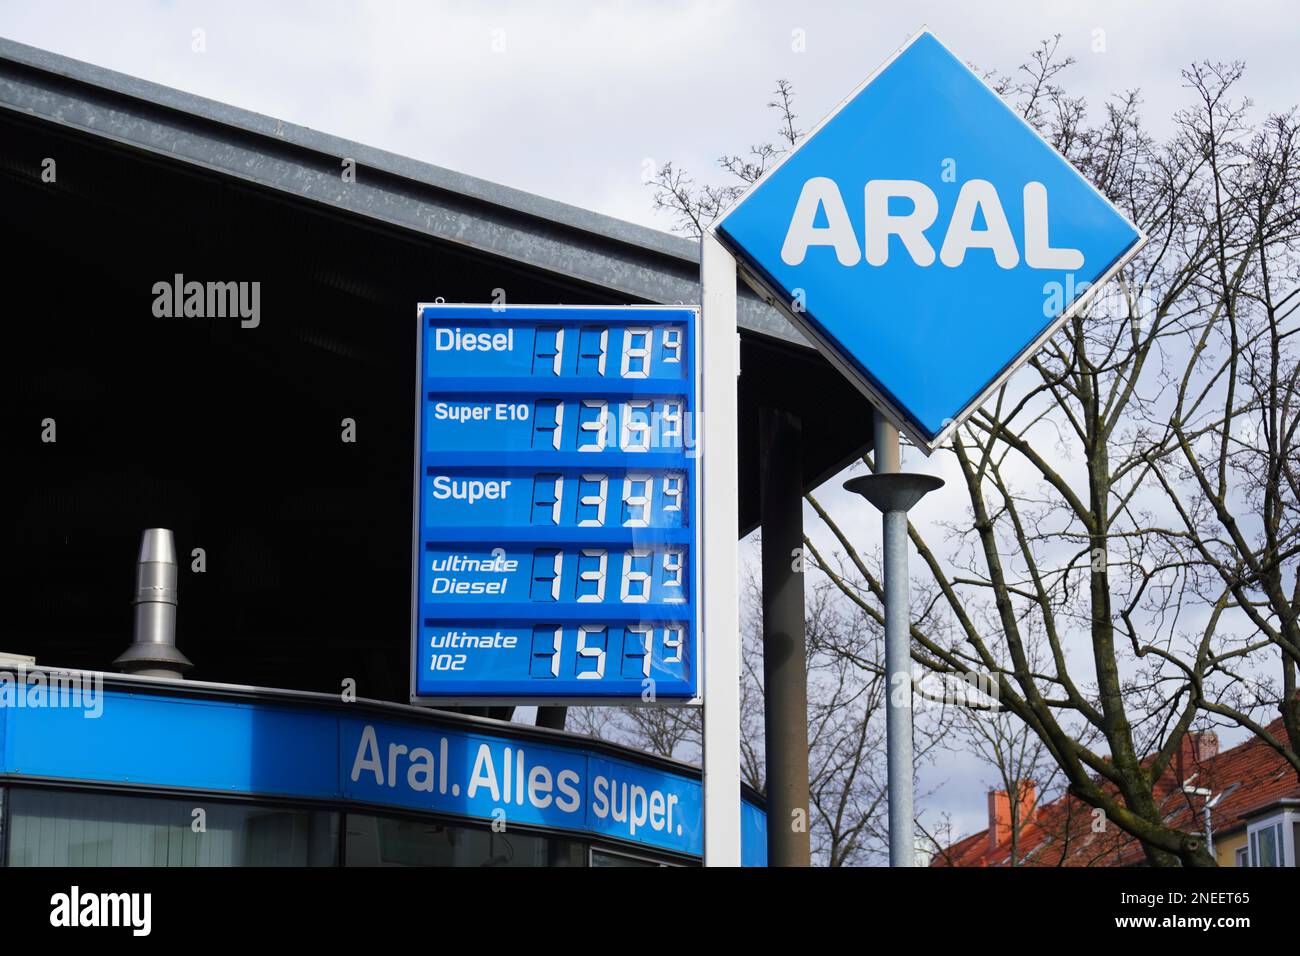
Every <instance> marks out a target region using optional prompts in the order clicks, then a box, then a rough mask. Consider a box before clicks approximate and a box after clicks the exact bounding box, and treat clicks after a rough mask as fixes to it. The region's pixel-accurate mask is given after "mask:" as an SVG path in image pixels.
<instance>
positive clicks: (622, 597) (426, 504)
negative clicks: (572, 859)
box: [412, 304, 699, 703]
mask: <svg viewBox="0 0 1300 956" xmlns="http://www.w3.org/2000/svg"><path fill="white" fill-rule="evenodd" d="M697 324H698V322H697V313H696V310H694V309H692V308H682V307H659V306H647V307H626V308H605V307H577V308H575V307H558V306H556V307H552V306H509V307H505V306H502V307H493V306H456V305H442V304H438V305H423V306H421V307H420V310H419V343H418V344H419V354H420V361H419V397H418V402H417V421H416V445H417V448H416V476H415V477H416V481H415V485H416V489H415V494H416V507H415V520H416V529H415V535H414V544H415V554H414V562H415V564H414V573H413V575H412V578H413V591H414V596H413V600H412V618H413V626H412V635H413V637H412V640H413V645H414V646H413V653H412V672H413V679H412V699H413V700H416V701H433V700H438V701H450V700H463V701H474V700H478V701H484V700H496V701H514V700H537V701H561V702H562V701H566V700H567V701H576V700H607V701H609V702H611V703H617V702H619V700H620V699H627V700H636V701H638V702H644V701H647V700H659V699H662V700H664V701H666V702H677V703H680V702H681V701H682V700H684V699H686V700H689V699H692V698H695V697H696V687H697V680H696V643H697V641H696V637H697V592H698V580H699V568H698V567H697V559H698V556H699V548H698V527H699V520H698V514H697V484H698V470H697V467H696V465H697V455H696V436H697V434H698V429H697V420H696V392H697V389H696V385H697V382H696V376H697V368H696V361H695V343H696V341H697V339H696V335H697Z"/></svg>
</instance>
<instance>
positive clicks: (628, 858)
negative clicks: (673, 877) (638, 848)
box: [591, 847, 668, 866]
mask: <svg viewBox="0 0 1300 956" xmlns="http://www.w3.org/2000/svg"><path fill="white" fill-rule="evenodd" d="M591 865H592V866H667V865H668V864H666V863H660V862H659V861H658V860H650V859H647V858H646V857H643V856H633V855H632V854H630V853H616V852H614V851H613V850H598V849H596V848H595V847H592V848H591Z"/></svg>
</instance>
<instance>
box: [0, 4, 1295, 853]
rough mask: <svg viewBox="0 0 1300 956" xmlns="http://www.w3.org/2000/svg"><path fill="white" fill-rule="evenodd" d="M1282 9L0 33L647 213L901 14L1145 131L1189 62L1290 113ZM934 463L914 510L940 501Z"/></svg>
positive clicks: (568, 14) (890, 42)
mask: <svg viewBox="0 0 1300 956" xmlns="http://www.w3.org/2000/svg"><path fill="white" fill-rule="evenodd" d="M1298 24H1300V16H1298V15H1297V12H1296V6H1295V3H1294V0H1292V2H1290V3H1287V2H1282V0H1234V2H1232V3H1223V2H1205V0H1199V2H1190V3H1189V2H1154V0H1143V2H1140V3H1135V2H1133V0H1128V2H1110V0H1104V2H1103V0H1098V2H1089V3H1070V2H1062V0H1056V2H1053V0H1014V2H995V0H986V2H975V3H972V2H953V3H946V2H925V0H913V2H910V3H889V4H885V3H843V2H841V3H829V2H827V3H817V2H810V0H803V2H744V3H742V2H716V3H715V2H693V3H685V2H683V3H674V2H667V0H660V2H655V3H604V4H595V3H561V2H546V3H535V2H534V3H504V2H502V3H488V2H480V3H471V2H462V3H433V2H423V3H387V2H358V3H322V2H315V3H306V2H276V3H263V2H211V3H201V2H175V3H167V2H143V0H116V2H113V3H102V2H91V0H87V2H57V0H41V2H22V0H5V3H4V4H3V5H0V35H3V36H6V37H8V38H10V39H14V40H19V41H21V42H24V43H29V44H32V45H34V46H38V47H42V48H44V49H47V50H52V51H55V52H58V53H62V54H65V55H68V56H72V57H75V58H77V59H81V60H86V61H88V62H91V63H95V64H97V65H100V66H105V67H109V68H111V69H114V70H119V71H121V72H124V73H129V74H132V75H134V76H138V77H143V78H146V79H149V80H153V81H156V82H158V83H162V84H165V85H167V86H171V87H176V88H179V89H182V90H186V91H189V92H192V93H196V94H199V95H202V96H207V97H210V98H212V99H215V100H219V101H222V102H225V103H231V104H234V105H236V106H240V107H244V108H246V109H251V110H254V111H256V112H259V113H264V114H268V115H270V116H274V117H278V118H282V119H284V120H287V121H290V122H293V123H298V124H301V125H305V126H310V127H313V128H316V129H319V130H322V131H324V132H328V133H332V134H336V135H339V136H343V137H346V138H349V139H353V140H358V141H360V142H363V143H366V144H368V145H371V146H378V147H382V148H384V149H388V150H391V151H393V152H396V153H400V154H403V155H406V156H410V157H414V158H416V159H420V160H424V161H426V162H430V163H435V164H437V165H441V166H446V167H449V168H451V169H455V170H458V171H460V172H465V173H469V174H472V175H475V176H479V177H482V178H485V179H490V180H494V181H496V182H500V183H505V184H507V185H510V186H515V187H518V188H520V189H525V190H528V191H530V192H534V193H538V194H541V195H543V196H548V197H551V198H555V199H561V200H564V201H566V202H570V203H573V204H575V205H579V206H583V207H586V208H589V209H593V210H596V211H599V212H603V213H607V214H609V215H613V216H618V217H621V218H624V219H629V220H633V221H636V222H640V223H643V224H645V225H650V226H656V227H659V228H666V227H667V226H668V225H669V223H668V222H667V221H666V220H664V219H663V218H662V217H661V216H659V215H657V214H655V213H654V212H653V211H652V210H651V208H650V192H649V190H648V188H647V187H646V186H645V185H644V184H643V182H642V175H643V170H644V169H645V168H646V165H647V164H646V161H647V160H650V161H651V162H652V163H653V164H655V165H657V164H659V163H661V162H663V161H665V160H668V159H671V160H673V161H675V162H677V163H679V164H681V165H683V166H685V167H686V168H687V169H689V170H691V171H692V172H694V173H695V174H697V175H699V176H708V175H711V174H712V172H713V166H714V164H715V161H716V158H717V157H718V156H719V155H721V154H723V153H727V152H738V151H743V150H744V149H745V148H746V147H747V146H748V145H749V144H751V143H755V142H760V141H762V140H764V139H769V138H771V137H772V135H773V132H774V129H773V127H774V122H773V119H774V118H773V117H772V115H771V114H770V113H769V112H768V111H767V110H766V109H765V104H766V103H767V101H768V95H769V93H770V92H771V90H772V88H773V86H774V83H775V81H776V80H777V79H778V78H784V79H789V80H790V81H792V82H793V84H794V87H795V90H796V93H797V101H796V111H797V112H798V113H799V125H800V126H801V127H802V128H804V129H807V128H808V127H810V126H812V125H813V124H814V123H815V122H816V121H817V120H818V119H820V118H821V116H822V115H823V114H825V113H826V112H827V111H828V110H829V109H831V108H832V107H833V106H834V105H835V104H836V103H837V102H838V100H839V99H840V98H842V97H843V96H844V95H846V94H847V93H848V92H849V91H851V90H852V89H853V88H854V87H855V86H856V85H857V84H858V83H859V82H860V81H861V80H862V79H863V78H864V77H866V76H867V75H868V74H869V73H870V72H871V71H872V70H874V69H875V67H876V66H878V65H879V64H880V63H881V62H882V61H883V60H884V59H885V58H886V57H888V56H889V55H890V54H891V53H892V52H893V51H894V50H895V49H897V48H898V47H899V46H900V45H901V44H902V43H903V42H904V41H905V40H906V39H907V37H908V36H910V35H911V34H912V33H913V32H915V31H916V30H917V29H918V28H919V27H921V26H922V25H926V26H929V27H930V28H931V29H933V30H934V31H935V32H936V34H937V35H938V36H939V38H940V39H942V40H943V41H944V42H945V43H947V44H948V45H949V46H950V47H951V48H952V49H953V50H954V51H955V52H956V53H957V54H958V55H959V56H961V57H964V58H966V59H967V60H969V61H970V62H971V63H973V64H974V65H975V66H976V67H977V68H979V69H981V70H987V69H997V70H1000V71H1004V72H1005V71H1009V70H1012V69H1014V68H1015V66H1016V65H1017V64H1018V63H1020V62H1022V60H1023V59H1024V58H1025V56H1026V55H1027V54H1028V53H1029V52H1030V51H1031V50H1032V49H1033V48H1034V47H1035V45H1036V44H1037V43H1038V41H1039V40H1041V39H1044V38H1048V37H1051V36H1053V35H1054V34H1060V35H1061V51H1062V53H1063V54H1065V55H1070V56H1073V57H1075V58H1076V59H1077V61H1078V62H1077V64H1076V65H1075V66H1074V67H1073V68H1072V69H1071V70H1070V71H1069V72H1068V73H1067V74H1066V75H1065V76H1063V77H1062V82H1063V83H1064V84H1065V85H1066V86H1067V87H1068V88H1069V89H1070V91H1071V92H1073V93H1076V94H1084V95H1086V96H1088V97H1089V99H1090V101H1091V102H1093V103H1100V101H1101V100H1102V99H1103V98H1104V97H1106V96H1108V95H1110V94H1111V93H1115V92H1118V91H1122V90H1127V89H1133V88H1140V89H1141V90H1142V91H1143V93H1144V96H1145V99H1146V103H1147V107H1146V111H1145V112H1146V115H1147V117H1148V118H1149V120H1150V125H1151V127H1152V128H1153V130H1154V131H1156V132H1157V133H1159V132H1161V131H1163V130H1166V129H1168V122H1169V121H1168V117H1169V116H1170V115H1171V114H1172V113H1173V112H1174V111H1175V110H1176V109H1178V108H1179V107H1180V106H1182V105H1184V104H1185V103H1186V93H1187V91H1186V90H1184V89H1183V88H1182V85H1181V79H1180V76H1179V70H1180V69H1181V68H1182V67H1184V66H1185V65H1187V64H1188V63H1190V62H1192V61H1194V60H1199V59H1207V58H1208V59H1212V60H1238V59H1240V60H1244V61H1246V63H1247V67H1248V69H1247V74H1246V78H1245V84H1244V85H1243V87H1242V89H1243V91H1245V92H1249V93H1250V95H1251V96H1252V98H1253V99H1254V100H1255V102H1256V103H1257V104H1258V108H1259V110H1260V111H1261V112H1262V111H1264V110H1278V109H1285V108H1288V107H1290V106H1292V105H1294V104H1295V102H1296V101H1297V100H1298V99H1300V83H1297V81H1298V80H1300V69H1298V68H1297V66H1296V56H1297V50H1298V44H1297V39H1300V25H1298ZM196 31H201V32H196ZM196 47H201V49H196ZM917 464H919V462H917ZM944 469H945V466H944V465H943V464H942V463H941V462H940V459H939V457H938V456H937V457H936V458H935V459H934V464H933V466H932V470H936V471H938V472H940V473H943V471H944ZM948 477H949V479H950V481H949V489H948V492H945V493H940V494H937V495H934V496H932V497H931V498H930V499H928V500H927V502H926V503H925V504H923V505H922V507H921V508H920V509H918V512H916V513H914V515H915V517H916V518H917V520H918V523H920V524H923V525H924V524H927V523H930V522H932V521H933V520H934V518H935V517H936V516H939V515H947V516H952V515H953V514H959V513H961V510H964V505H963V503H962V502H963V499H962V496H961V494H960V491H959V489H957V488H956V487H955V482H954V481H952V480H951V479H953V478H955V474H952V475H948ZM826 495H827V497H828V500H829V501H831V502H832V503H833V505H834V507H835V510H836V511H837V512H838V513H840V514H841V515H843V516H844V517H845V519H846V523H847V524H848V525H849V527H850V528H851V529H852V530H853V531H854V533H855V534H857V535H858V536H859V537H858V538H857V539H856V540H860V541H862V542H863V543H864V544H865V545H866V546H867V547H870V545H871V543H872V542H873V541H875V540H878V534H877V530H876V526H877V524H878V518H877V517H876V516H875V515H874V513H870V512H869V511H868V509H867V508H866V507H865V506H859V505H857V503H856V501H849V500H848V499H847V496H845V495H844V493H842V492H839V491H838V482H835V483H833V485H832V487H830V488H828V489H827V492H826ZM953 509H958V510H957V511H954V510H953ZM810 520H811V516H810ZM927 778H928V779H927V781H926V787H927V788H930V787H935V786H938V787H939V789H938V792H937V793H935V794H934V795H933V796H932V797H931V798H930V799H929V800H928V801H927V806H928V807H929V808H930V810H931V812H934V811H939V810H947V811H951V812H952V813H953V816H954V824H955V829H956V830H957V831H958V832H963V833H964V832H969V831H971V830H973V829H978V828H980V827H982V826H983V821H984V815H985V809H984V801H983V790H984V784H985V783H986V782H987V781H988V780H990V779H991V776H990V775H989V774H988V773H987V771H985V770H984V769H982V768H980V767H979V766H977V765H975V764H974V763H973V761H971V760H970V759H961V758H957V757H954V758H952V759H950V760H946V761H945V765H944V767H943V768H942V769H941V771H939V772H938V773H937V774H927ZM945 781H948V783H947V784H945V783H944V782H945Z"/></svg>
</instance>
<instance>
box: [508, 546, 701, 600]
mask: <svg viewBox="0 0 1300 956" xmlns="http://www.w3.org/2000/svg"><path fill="white" fill-rule="evenodd" d="M530 596H531V598H532V599H533V600H534V601H561V600H573V601H576V602H577V603H579V604H602V603H605V602H607V601H609V602H618V603H619V604H649V603H662V604H684V603H686V549H685V548H679V547H663V548H628V549H626V550H622V551H617V550H616V551H612V552H611V551H610V550H609V549H608V548H580V549H578V550H576V551H564V550H561V549H559V548H538V549H537V550H536V551H534V552H533V568H532V588H531V594H530Z"/></svg>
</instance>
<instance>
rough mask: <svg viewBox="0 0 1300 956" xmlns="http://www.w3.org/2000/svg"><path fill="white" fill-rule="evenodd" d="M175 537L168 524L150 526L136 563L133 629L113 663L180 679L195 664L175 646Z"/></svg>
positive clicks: (145, 673) (128, 670) (125, 668)
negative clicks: (125, 647)
mask: <svg viewBox="0 0 1300 956" xmlns="http://www.w3.org/2000/svg"><path fill="white" fill-rule="evenodd" d="M178 572H179V569H178V567H177V564H176V541H175V539H174V538H173V536H172V533H171V529H169V528H149V529H148V530H146V531H145V533H144V535H143V536H142V537H141V539H140V557H139V558H138V559H137V560H136V565H135V600H134V601H133V602H132V603H133V604H135V633H134V636H133V638H132V641H131V646H130V647H128V648H127V649H126V650H125V651H123V652H122V654H121V655H119V656H118V658H117V660H115V661H113V663H114V664H115V665H116V666H117V667H118V668H119V669H120V670H123V671H125V672H126V673H128V674H141V675H143V676H145V677H172V678H176V679H178V680H179V679H180V677H181V673H182V672H183V671H187V670H189V669H190V668H191V667H193V666H194V665H193V664H192V663H190V659H189V658H188V657H186V656H185V655H184V654H182V653H181V652H180V651H179V650H178V649H177V647H176V578H177V574H178Z"/></svg>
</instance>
